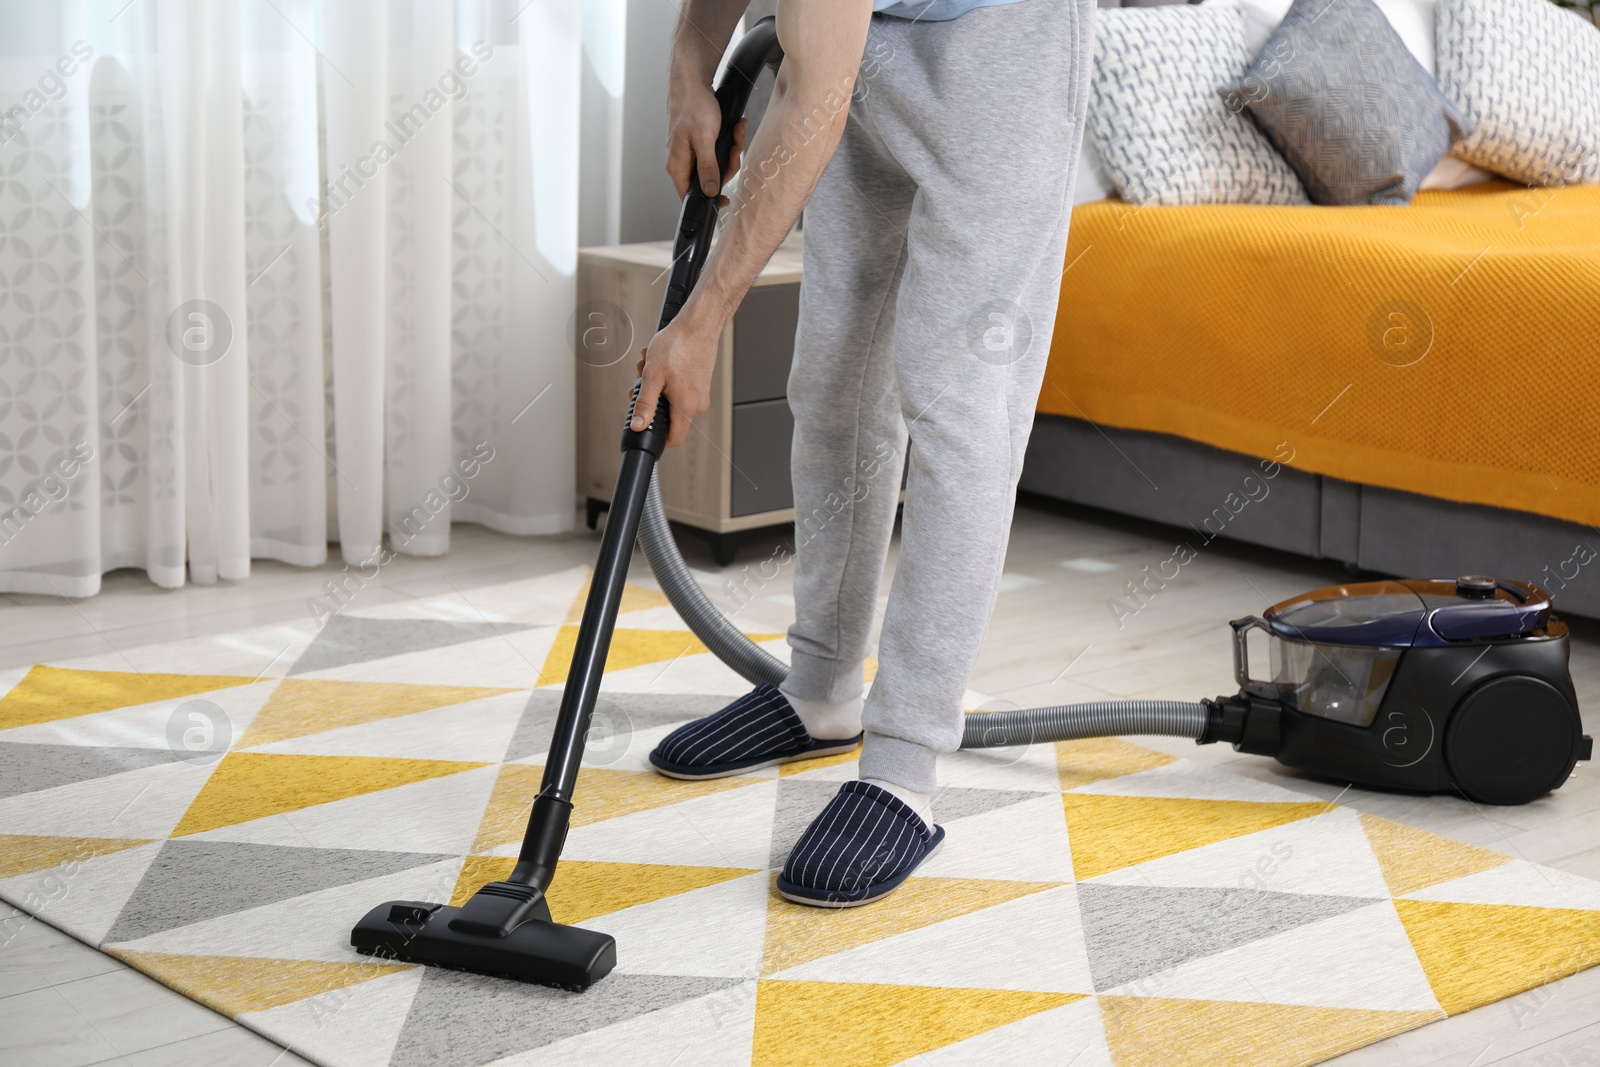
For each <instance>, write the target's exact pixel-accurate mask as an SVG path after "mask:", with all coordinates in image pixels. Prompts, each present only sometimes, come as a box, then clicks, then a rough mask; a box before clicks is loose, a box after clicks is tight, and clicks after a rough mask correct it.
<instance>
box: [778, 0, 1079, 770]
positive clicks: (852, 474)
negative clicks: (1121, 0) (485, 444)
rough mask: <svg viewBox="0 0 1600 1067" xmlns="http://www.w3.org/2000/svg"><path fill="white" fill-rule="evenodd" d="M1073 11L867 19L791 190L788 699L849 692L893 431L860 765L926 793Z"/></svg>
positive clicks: (1012, 352)
mask: <svg viewBox="0 0 1600 1067" xmlns="http://www.w3.org/2000/svg"><path fill="white" fill-rule="evenodd" d="M1092 10H1093V0H1022V2H1020V3H1013V4H1007V5H1002V6H997V7H985V8H978V9H976V10H974V11H971V12H969V13H967V14H965V15H963V16H961V17H960V18H957V19H954V20H951V21H948V22H912V21H908V20H904V19H896V18H888V17H884V16H874V18H873V20H872V29H871V32H870V35H869V36H868V40H867V48H866V53H865V57H864V59H863V62H862V69H861V74H860V77H859V79H858V82H857V89H856V96H855V99H854V101H853V102H852V104H851V108H850V115H849V121H848V124H847V126H846V127H845V131H844V135H843V138H842V140H841V141H840V144H839V148H838V151H837V153H836V154H835V155H834V157H833V159H832V161H831V162H830V163H829V164H828V167H827V169H826V170H825V171H824V173H823V175H822V179H821V181H820V182H819V183H818V185H817V189H816V191H815V192H814V193H813V194H812V197H811V201H810V203H809V205H808V206H807V207H806V212H805V270H804V282H803V283H802V285H801V289H800V326H799V331H798V333H797V335H796V339H795V360H794V367H793V370H792V372H791V374H790V377H789V404H790V407H791V408H792V409H793V411H794V419H795V430H794V451H793V476H794V495H795V510H796V520H795V521H796V530H795V535H796V542H797V558H796V565H795V623H794V625H793V626H792V627H790V629H789V645H790V648H791V650H792V657H791V660H792V666H791V667H790V673H789V679H788V682H787V683H786V684H785V686H784V688H785V690H787V691H789V692H791V693H793V694H794V695H796V696H799V697H803V698H806V699H811V700H826V701H841V700H848V699H851V698H853V697H855V696H857V695H859V694H860V692H861V688H862V661H863V658H864V657H865V656H866V654H867V652H868V638H869V636H870V631H871V628H872V622H873V616H874V614H875V613H876V611H877V597H878V583H879V580H880V578H881V577H882V573H883V565H884V560H885V556H886V554H887V551H888V547H889V539H890V536H891V534H892V532H893V527H894V515H895V505H896V498H897V496H898V490H899V487H900V485H899V483H900V472H901V464H902V458H903V456H904V450H905V448H906V446H907V437H908V433H909V444H910V449H911V460H910V469H909V475H908V481H907V483H906V502H905V512H904V516H903V524H902V529H901V546H900V560H899V566H898V568H897V570H896V573H895V578H894V583H893V586H892V588H891V589H890V592H889V601H888V607H887V609H886V611H885V613H884V618H883V629H882V633H881V636H880V641H879V651H878V658H879V665H878V673H877V677H876V680H875V681H874V682H873V685H872V691H871V693H870V694H869V695H868V698H867V703H866V708H865V711H864V725H865V728H866V732H867V737H866V742H865V747H864V749H863V751H862V754H861V763H860V773H861V776H862V777H864V778H865V777H871V778H881V779H883V780H885V781H889V782H893V783H895V784H896V785H900V786H903V787H905V788H908V789H913V790H919V791H923V792H929V791H932V790H933V789H934V787H935V763H936V760H937V757H938V754H939V753H941V752H952V751H954V750H955V749H956V747H957V746H958V745H959V743H960V740H961V713H962V699H961V698H962V694H963V692H964V691H965V689H966V683H967V677H968V675H969V674H970V673H971V671H972V667H973V665H974V663H975V662H976V660H977V656H978V650H979V646H980V645H981V643H982V641H983V636H984V632H985V630H986V629H987V628H988V622H989V614H990V612H991V611H992V610H993V608H994V600H995V594H996V591H997V588H998V584H999V580H1000V571H1001V567H1002V565H1003V563H1004V561H1005V553H1006V542H1007V539H1008V536H1009V533H1010V525H1011V512H1012V507H1013V504H1014V501H1015V497H1016V486H1017V478H1018V476H1019V475H1020V473H1021V468H1022V455H1023V449H1024V447H1025V446H1026V444H1027V441H1028V434H1029V431H1030V430H1031V429H1032V426H1033V411H1034V404H1035V402H1036V401H1037V399H1038V394H1039V387H1040V382H1041V380H1042V377H1043V374H1044V366H1045V358H1046V355H1047V354H1048V352H1049V348H1050V334H1051V330H1052V327H1053V326H1054V322H1055V312H1056V298H1057V294H1058V292H1059V287H1060V284H1061V272H1062V268H1063V265H1064V264H1063V255H1064V253H1065V250H1066V242H1067V223H1068V221H1069V218H1070V216H1071V203H1072V190H1073V187H1074V185H1075V183H1076V175H1075V170H1076V166H1077V161H1078V152H1079V144H1080V141H1081V138H1082V136H1083V120H1084V109H1085V106H1086V103H1087V97H1088V80H1089V68H1090V62H1091V59H1090V54H1091V53H1090V47H1091V25H1090V18H1091V12H1092Z"/></svg>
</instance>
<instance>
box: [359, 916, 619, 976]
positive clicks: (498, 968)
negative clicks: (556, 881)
mask: <svg viewBox="0 0 1600 1067" xmlns="http://www.w3.org/2000/svg"><path fill="white" fill-rule="evenodd" d="M460 913H461V909H460V908H452V907H450V906H449V905H446V904H430V903H425V902H422V901H415V900H391V901H390V902H388V903H387V904H380V905H378V906H377V907H376V908H373V909H372V910H371V911H369V912H367V914H366V915H365V916H363V917H362V919H361V921H360V922H359V923H357V924H356V926H355V929H354V930H351V931H350V944H351V945H353V946H354V947H355V949H356V951H357V952H360V953H363V954H365V955H368V956H377V957H379V958H380V959H393V960H400V961H403V962H406V963H426V964H430V965H432V966H435V967H448V968H450V969H452V970H457V971H472V972H473V973H475V974H487V975H492V976H495V977H499V978H512V979H515V980H517V981H519V982H537V983H539V984H541V985H547V986H555V987H556V988H558V989H570V990H572V991H574V992H581V991H583V990H585V989H587V988H589V986H591V985H593V984H594V983H595V982H598V981H599V980H600V979H602V978H604V977H605V976H606V975H608V974H610V973H611V968H613V967H615V966H616V965H617V943H616V940H615V939H614V938H612V936H611V935H610V934H602V933H599V932H597V931H594V930H583V929H580V928H579V927H576V926H563V925H562V924H560V923H555V922H549V921H547V920H544V919H530V920H528V921H527V922H524V923H522V924H521V925H519V926H517V927H516V928H515V929H513V930H512V931H511V932H510V933H508V934H506V935H505V936H504V937H498V936H494V935H486V934H481V933H468V932H464V931H462V930H459V929H457V928H456V927H455V926H453V925H452V922H451V920H453V919H455V918H456V916H458V915H459V914H460Z"/></svg>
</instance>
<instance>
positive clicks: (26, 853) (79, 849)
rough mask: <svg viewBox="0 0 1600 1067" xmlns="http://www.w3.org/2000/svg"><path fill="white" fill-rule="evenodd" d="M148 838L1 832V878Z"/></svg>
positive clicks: (116, 849)
mask: <svg viewBox="0 0 1600 1067" xmlns="http://www.w3.org/2000/svg"><path fill="white" fill-rule="evenodd" d="M149 843H150V842H149V841H147V840H140V839H138V838H131V837H44V836H40V835H37V834H0V878H12V877H15V876H16V875H19V874H31V873H33V872H34V871H44V870H49V869H50V868H51V867H59V866H61V865H62V864H63V863H82V862H83V861H84V860H90V859H94V858H95V857H96V856H104V855H106V854H107V853H111V852H120V851H122V850H123V849H125V848H133V847H134V846H135V845H148V844H149Z"/></svg>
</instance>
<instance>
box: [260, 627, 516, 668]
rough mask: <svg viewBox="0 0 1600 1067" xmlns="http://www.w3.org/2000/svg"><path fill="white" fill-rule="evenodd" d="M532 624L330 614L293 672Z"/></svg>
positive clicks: (438, 645) (458, 641) (422, 649)
mask: <svg viewBox="0 0 1600 1067" xmlns="http://www.w3.org/2000/svg"><path fill="white" fill-rule="evenodd" d="M529 629H532V627H531V626H529V625H528V624H526V623H520V622H461V621H457V620H454V619H363V618H360V617H358V616H353V615H335V616H333V617H332V618H330V619H329V620H328V621H327V623H326V624H324V626H323V627H322V629H321V630H320V631H319V632H318V633H317V636H316V637H315V638H313V639H312V641H311V644H309V645H307V646H306V649H305V651H304V652H302V653H300V658H298V659H296V660H295V661H294V666H292V667H290V668H289V674H290V675H296V674H307V673H309V672H311V671H322V670H327V669H328V668H330V667H345V666H348V665H349V664H352V663H365V662H367V661H368V660H375V659H386V658H388V657H389V656H401V655H404V654H406V653H408V652H425V651H427V650H428V649H430V648H445V647H447V646H449V645H459V644H461V643H463V642H466V641H477V640H481V639H482V638H485V637H495V636H497V635H502V634H513V633H517V632H518V631H520V630H529Z"/></svg>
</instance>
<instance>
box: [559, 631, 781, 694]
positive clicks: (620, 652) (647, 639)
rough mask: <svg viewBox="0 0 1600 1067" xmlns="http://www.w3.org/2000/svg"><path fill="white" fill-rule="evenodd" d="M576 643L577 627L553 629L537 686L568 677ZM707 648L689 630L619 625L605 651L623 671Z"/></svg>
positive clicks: (756, 637)
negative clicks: (608, 647)
mask: <svg viewBox="0 0 1600 1067" xmlns="http://www.w3.org/2000/svg"><path fill="white" fill-rule="evenodd" d="M745 636H746V637H748V638H750V640H752V641H757V642H760V641H771V640H772V639H773V638H776V637H782V636H783V635H782V634H766V633H747V634H745ZM577 642H578V628H577V627H576V626H572V625H566V626H563V627H561V629H560V630H558V631H557V632H556V639H555V643H554V644H552V645H551V646H550V651H549V653H548V654H547V655H546V656H545V658H544V666H543V667H541V668H540V669H539V681H538V682H537V683H536V684H538V685H541V686H544V685H555V684H557V683H558V682H565V681H566V680H567V671H568V669H569V668H571V666H572V650H573V648H574V647H575V646H576V645H577ZM707 651H709V649H707V648H706V646H705V645H704V644H702V643H701V641H700V639H699V638H698V637H696V636H695V635H694V634H692V633H690V632H689V631H688V630H632V629H625V628H621V627H619V628H618V629H616V630H613V631H612V634H611V648H610V649H609V651H607V653H606V670H608V671H625V670H627V669H628V668H629V667H642V666H644V665H645V664H646V663H663V662H665V663H670V662H671V661H673V660H675V659H678V658H680V657H683V656H693V655H697V654H699V653H701V652H707Z"/></svg>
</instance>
